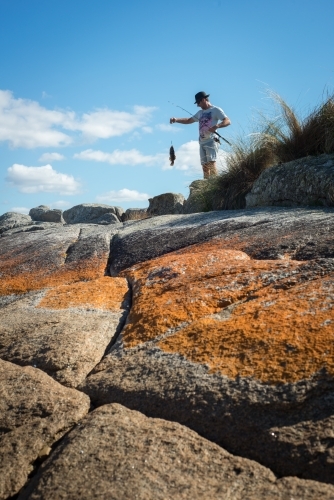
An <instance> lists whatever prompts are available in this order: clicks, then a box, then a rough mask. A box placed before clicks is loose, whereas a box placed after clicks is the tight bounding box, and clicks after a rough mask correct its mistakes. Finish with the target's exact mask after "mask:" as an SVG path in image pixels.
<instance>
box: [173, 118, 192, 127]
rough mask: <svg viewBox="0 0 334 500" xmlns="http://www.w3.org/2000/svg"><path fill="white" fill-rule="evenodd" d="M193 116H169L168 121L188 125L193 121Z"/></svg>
mask: <svg viewBox="0 0 334 500" xmlns="http://www.w3.org/2000/svg"><path fill="white" fill-rule="evenodd" d="M195 121H196V120H194V118H192V117H191V118H171V119H170V120H169V123H182V124H183V125H189V124H190V123H195Z"/></svg>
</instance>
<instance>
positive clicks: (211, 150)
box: [199, 139, 220, 165]
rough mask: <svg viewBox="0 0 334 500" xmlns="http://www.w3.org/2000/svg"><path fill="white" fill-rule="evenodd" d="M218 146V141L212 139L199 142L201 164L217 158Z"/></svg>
mask: <svg viewBox="0 0 334 500" xmlns="http://www.w3.org/2000/svg"><path fill="white" fill-rule="evenodd" d="M219 146H220V144H219V142H216V141H215V140H214V139H210V140H209V141H205V142H202V143H201V142H200V143H199V155H200V157H201V164H202V165H203V164H204V163H209V162H210V161H216V160H217V154H218V150H219Z"/></svg>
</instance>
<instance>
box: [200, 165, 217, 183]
mask: <svg viewBox="0 0 334 500" xmlns="http://www.w3.org/2000/svg"><path fill="white" fill-rule="evenodd" d="M202 168H203V174H204V179H208V178H209V177H212V176H214V175H218V171H217V167H216V162H215V161H209V162H207V163H203V165H202Z"/></svg>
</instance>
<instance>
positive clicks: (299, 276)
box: [0, 207, 334, 500]
mask: <svg viewBox="0 0 334 500" xmlns="http://www.w3.org/2000/svg"><path fill="white" fill-rule="evenodd" d="M5 219H6V218H5ZM6 221H7V219H6V220H5V222H4V225H3V226H2V231H3V232H2V233H1V236H0V273H1V275H0V276H1V280H0V311H1V322H0V360H1V365H0V376H1V389H0V390H1V391H2V392H1V396H2V399H1V401H0V407H1V415H0V439H1V448H0V449H1V451H0V459H1V461H0V467H1V481H0V483H1V484H0V498H3V499H8V500H9V499H11V498H13V497H14V498H15V495H18V497H19V498H31V499H33V498H34V499H35V498H36V499H37V498H73V499H74V498H106V499H107V498H108V499H109V498H119V499H123V498H124V499H127V498H131V499H132V498H136V497H137V498H145V499H146V498H152V499H153V498H154V499H155V498H164V499H169V498H171V499H172V498H173V499H174V498H208V499H211V498H224V499H225V498H227V499H228V498H231V499H238V498H240V499H243V498H250V499H253V498H254V499H258V498H282V499H290V500H291V499H292V498H307V499H308V498H310V499H311V498H312V499H313V498H314V499H318V498H334V484H333V483H334V479H333V478H334V469H333V463H334V434H333V424H334V420H333V419H334V396H333V395H334V377H333V375H334V299H333V297H334V278H333V272H334V239H333V234H334V231H333V230H334V210H333V209H330V208H298V209H291V208H276V207H271V208H255V209H250V210H240V211H228V212H210V213H204V214H188V215H165V216H161V217H160V216H159V217H153V218H151V219H144V220H139V221H129V222H126V223H124V224H123V223H121V222H120V223H118V224H110V223H109V224H105V225H101V224H93V223H88V224H84V223H77V224H73V225H62V224H59V223H58V224H56V223H48V222H47V223H33V222H30V223H29V221H28V220H22V221H16V220H14V221H13V223H12V221H9V222H10V223H8V224H7V222H6ZM105 222H108V221H105ZM109 222H110V221H109ZM6 224H7V225H6ZM36 228H38V229H36Z"/></svg>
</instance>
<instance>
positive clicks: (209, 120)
mask: <svg viewBox="0 0 334 500" xmlns="http://www.w3.org/2000/svg"><path fill="white" fill-rule="evenodd" d="M225 118H227V116H226V115H225V113H224V111H223V110H222V109H221V108H218V107H217V106H210V108H209V109H205V110H203V109H200V110H199V111H197V113H196V114H195V115H194V116H193V119H194V120H196V121H198V126H199V139H198V140H199V142H206V141H210V140H212V139H213V137H214V134H213V133H212V132H209V128H211V127H213V126H214V125H217V123H218V121H219V120H224V119H225Z"/></svg>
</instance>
